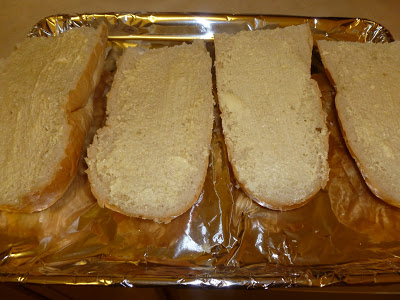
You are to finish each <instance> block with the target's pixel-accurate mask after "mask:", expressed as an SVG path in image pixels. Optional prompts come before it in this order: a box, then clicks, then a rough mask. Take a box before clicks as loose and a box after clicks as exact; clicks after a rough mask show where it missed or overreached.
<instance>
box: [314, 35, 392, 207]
mask: <svg viewBox="0 0 400 300" xmlns="http://www.w3.org/2000/svg"><path fill="white" fill-rule="evenodd" d="M318 48H319V52H320V54H321V58H322V62H323V63H324V66H325V68H326V69H327V71H328V73H329V75H330V77H331V80H332V82H333V84H334V86H335V88H336V91H337V93H336V98H335V104H336V109H337V113H338V118H339V121H340V124H341V129H342V133H343V136H344V138H345V141H346V144H347V147H348V149H349V151H350V153H351V155H352V156H353V158H354V159H355V161H356V163H357V166H358V168H359V170H360V172H361V174H362V175H363V177H364V180H365V182H366V183H367V185H368V186H369V188H370V190H371V191H372V192H373V193H374V194H375V195H376V196H377V197H379V198H381V199H382V200H384V201H386V202H387V203H389V204H392V205H394V206H397V207H400V123H399V115H400V85H399V82H400V42H392V43H384V44H383V43H379V44H376V43H359V42H337V41H318Z"/></svg>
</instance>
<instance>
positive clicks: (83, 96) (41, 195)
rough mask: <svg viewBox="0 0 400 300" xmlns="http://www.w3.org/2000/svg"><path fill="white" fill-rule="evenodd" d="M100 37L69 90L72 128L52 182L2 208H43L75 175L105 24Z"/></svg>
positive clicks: (104, 40) (102, 50)
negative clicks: (73, 85) (83, 68)
mask: <svg viewBox="0 0 400 300" xmlns="http://www.w3.org/2000/svg"><path fill="white" fill-rule="evenodd" d="M99 36H100V40H99V42H98V43H97V45H96V46H95V50H94V51H93V53H92V54H91V56H90V60H89V63H88V65H87V66H86V69H85V71H84V72H83V73H82V74H81V77H80V79H79V81H78V84H77V86H76V88H75V89H74V90H72V91H70V93H69V99H68V102H67V105H66V107H65V110H66V112H65V113H66V115H67V122H68V125H69V126H70V127H71V129H70V133H69V136H68V142H69V144H68V146H67V147H66V148H65V151H64V158H63V159H62V160H61V162H60V164H59V165H58V166H57V167H56V168H55V170H54V175H53V177H52V179H51V181H49V182H48V183H46V184H44V185H42V186H40V187H37V188H35V190H34V191H32V192H31V193H29V194H27V195H24V196H22V197H21V198H20V201H19V206H11V205H0V209H1V210H6V211H10V212H23V213H32V212H35V211H41V210H44V209H46V208H48V207H50V206H51V205H52V204H54V203H55V202H56V201H57V200H58V199H59V198H60V197H61V196H62V195H63V194H64V192H65V191H66V190H67V188H68V187H69V185H70V184H71V182H72V180H73V178H74V177H75V174H76V172H77V168H78V163H79V159H80V156H81V153H82V148H83V144H84V141H85V137H86V133H87V131H88V130H89V127H90V124H91V121H92V115H93V102H92V101H89V102H88V99H89V97H90V95H91V94H92V93H93V92H94V89H95V87H96V85H97V83H98V82H99V80H100V75H101V71H102V69H103V65H104V53H105V48H106V43H107V36H108V29H107V26H106V25H105V24H101V25H100V29H99Z"/></svg>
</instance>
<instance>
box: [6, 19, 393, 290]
mask: <svg viewBox="0 0 400 300" xmlns="http://www.w3.org/2000/svg"><path fill="white" fill-rule="evenodd" d="M99 22H105V23H106V24H107V25H108V27H109V31H110V36H109V41H108V56H107V62H106V65H105V68H104V71H103V74H102V80H101V83H100V84H99V87H98V88H97V90H96V93H95V95H94V103H95V120H94V122H93V126H92V128H91V131H90V133H89V136H88V138H87V142H86V144H87V145H88V144H89V143H90V142H91V139H92V138H93V136H94V133H95V131H96V129H97V128H99V127H101V126H102V124H103V121H104V110H105V101H106V93H107V92H108V90H109V88H110V85H111V83H112V79H113V74H114V73H115V69H116V64H115V61H116V59H118V57H119V56H120V55H121V53H122V52H123V49H124V48H126V47H134V46H137V45H140V46H142V47H160V46H170V45H175V44H179V43H182V42H191V41H193V40H194V39H204V40H206V41H207V46H208V49H209V51H210V54H211V56H212V57H214V48H213V34H214V33H218V32H229V33H234V32H238V31H240V30H256V29H263V28H275V27H279V26H288V25H295V24H301V23H308V24H309V25H310V27H311V28H312V31H313V35H314V40H317V39H335V40H352V41H362V42H390V41H392V40H393V38H392V37H391V35H390V33H389V32H388V31H387V30H386V29H385V28H383V27H382V26H381V25H379V24H377V23H375V22H373V21H369V20H363V19H333V18H306V17H284V16H252V15H205V14H148V13H139V14H131V13H129V14H125V13H124V14H115V13H111V14H85V15H74V16H67V15H62V16H52V17H48V18H45V19H43V20H41V21H40V22H39V23H38V24H37V25H36V26H35V27H34V28H33V29H32V31H31V32H30V34H29V36H32V37H33V36H51V35H58V34H60V33H61V32H63V31H65V30H68V29H69V28H72V27H79V26H96V25H97V24H98V23H99ZM312 73H313V77H314V78H315V79H316V80H317V81H318V83H319V85H320V88H321V90H322V94H323V98H322V100H323V104H324V109H325V111H326V112H327V114H328V125H329V130H330V152H329V164H330V168H331V172H330V176H329V183H328V185H327V187H326V188H325V190H322V191H320V192H319V193H318V194H317V195H316V196H315V197H314V199H313V200H312V201H311V202H310V203H309V204H307V205H305V206H304V207H302V208H299V209H296V210H292V211H287V212H279V211H272V210H269V209H267V208H263V207H261V206H259V205H257V204H256V203H255V202H253V201H252V200H250V199H249V198H248V197H247V196H246V195H245V194H244V193H243V192H242V191H241V190H240V188H239V186H238V184H237V183H236V181H235V179H234V176H233V173H232V169H231V166H230V165H229V163H228V161H227V153H226V148H225V144H224V140H223V136H222V128H221V120H220V118H219V110H218V107H217V106H216V107H215V124H214V129H213V139H212V143H211V155H210V167H209V169H208V173H207V177H206V181H205V184H204V188H203V191H202V193H201V196H200V198H199V200H198V201H197V202H196V203H195V205H193V207H192V208H191V209H189V211H187V212H186V213H185V214H183V215H182V216H180V217H178V218H176V219H174V220H173V221H172V222H171V223H169V224H157V223H154V222H152V221H146V220H140V219H136V218H130V217H126V216H124V215H121V214H119V213H116V212H113V211H111V210H108V209H105V208H104V209H102V208H100V207H99V206H98V205H97V203H96V200H95V198H94V197H93V196H92V194H91V192H90V187H89V183H88V180H87V177H86V175H85V172H84V171H85V169H86V165H85V163H84V160H83V159H82V161H81V164H80V169H79V172H78V174H77V175H76V178H75V179H74V181H73V183H72V185H71V186H70V188H69V189H68V190H67V192H66V194H65V195H64V196H63V197H62V198H61V199H60V200H59V201H58V202H57V203H56V204H55V205H53V206H52V207H50V208H49V209H47V210H45V211H43V212H37V213H32V214H18V213H7V212H0V228H1V231H0V232H1V233H0V236H1V239H0V253H1V255H0V259H1V263H0V280H1V281H14V282H16V281H19V282H34V283H65V284H92V285H110V284H121V285H123V286H133V285H191V286H211V287H227V286H239V287H262V288H269V287H276V286H279V287H281V286H285V287H289V286H319V287H323V286H332V285H343V284H347V285H353V284H363V285H365V284H376V283H399V282H400V275H399V274H400V273H399V269H400V259H399V255H400V230H399V229H400V209H398V208H395V207H392V206H390V205H387V204H385V203H384V202H382V201H380V200H379V199H377V198H376V197H375V196H374V195H373V194H372V193H371V192H370V191H369V190H368V188H367V187H366V185H365V183H364V181H363V180H362V177H361V175H360V173H359V172H358V169H357V167H356V165H355V163H354V161H353V160H352V158H351V156H350V155H349V153H348V151H347V150H346V147H345V144H344V142H343V138H342V137H341V135H340V130H339V126H338V123H337V119H336V112H335V109H334V103H333V99H334V94H335V92H334V89H333V87H332V86H331V85H330V84H329V81H328V80H327V78H326V76H325V73H324V69H323V66H322V64H321V61H320V59H319V55H318V53H317V51H315V52H314V55H313V63H312ZM371 80H373V78H371ZM215 97H216V100H218V99H217V95H216V93H215ZM84 155H85V153H84V154H83V157H84Z"/></svg>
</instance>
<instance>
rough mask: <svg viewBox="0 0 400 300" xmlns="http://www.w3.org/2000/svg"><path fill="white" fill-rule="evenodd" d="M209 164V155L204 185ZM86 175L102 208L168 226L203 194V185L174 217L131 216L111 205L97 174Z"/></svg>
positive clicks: (205, 168) (91, 172)
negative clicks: (102, 189)
mask: <svg viewBox="0 0 400 300" xmlns="http://www.w3.org/2000/svg"><path fill="white" fill-rule="evenodd" d="M211 138H212V133H211V134H210V138H209V141H210V143H211ZM208 163H209V155H208V159H207V160H205V163H204V167H203V176H202V178H203V179H202V181H201V182H202V183H204V181H205V179H206V177H207V170H208ZM86 173H87V175H88V178H89V182H90V189H91V191H92V193H93V195H94V197H95V198H96V199H97V202H98V204H99V206H100V207H106V208H108V209H111V210H113V211H116V212H118V213H120V214H123V215H125V216H128V217H134V218H141V219H144V220H154V221H155V222H157V223H164V224H168V223H170V222H171V221H172V220H173V219H175V218H176V217H179V216H180V215H182V214H183V213H185V212H186V211H187V210H188V209H189V208H190V207H192V206H193V204H194V203H196V201H197V200H198V199H199V197H200V195H201V192H202V190H203V184H200V185H199V186H198V189H197V191H196V193H195V196H194V197H193V199H192V200H191V201H189V202H188V203H187V205H186V206H183V208H182V209H181V210H178V211H177V212H176V213H175V214H174V215H172V216H165V217H161V218H160V217H159V216H156V215H140V214H131V213H129V212H126V211H124V210H122V209H120V208H119V207H118V206H116V205H112V204H110V199H109V198H108V197H107V196H106V195H107V193H106V192H105V191H101V187H102V186H105V185H104V184H101V180H100V179H99V176H98V174H97V172H93V171H89V170H87V171H86Z"/></svg>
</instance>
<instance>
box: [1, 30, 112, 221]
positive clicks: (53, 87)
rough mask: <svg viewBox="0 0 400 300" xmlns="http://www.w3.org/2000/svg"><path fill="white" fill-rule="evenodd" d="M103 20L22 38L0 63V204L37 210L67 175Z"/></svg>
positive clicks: (102, 43)
mask: <svg viewBox="0 0 400 300" xmlns="http://www.w3.org/2000/svg"><path fill="white" fill-rule="evenodd" d="M106 41H107V27H106V26H105V25H101V26H99V28H98V29H93V28H87V27H85V28H79V29H71V30H68V31H66V32H65V33H63V34H61V35H60V36H56V37H48V38H45V37H38V38H28V39H26V40H24V41H23V42H22V43H21V44H20V45H19V46H18V48H17V49H16V50H15V51H14V52H13V53H12V54H11V55H10V57H8V58H7V59H5V60H4V61H3V62H2V63H1V66H0V135H1V139H0V166H1V168H0V191H1V193H0V209H3V210H8V211H16V212H28V213H29V212H33V211H39V210H43V209H45V208H47V207H49V206H50V205H52V204H53V203H54V202H55V201H56V200H57V199H59V198H60V197H61V196H62V195H63V193H64V192H65V190H66V189H67V188H68V186H69V184H70V183H71V181H72V179H73V177H74V175H75V173H76V170H77V165H78V162H79V158H80V155H81V152H82V147H83V142H84V138H85V135H86V131H87V130H88V127H89V125H90V121H91V115H92V102H91V101H88V99H89V96H90V95H91V94H92V92H93V91H94V89H95V87H96V85H97V82H98V80H99V77H100V74H101V71H102V67H103V64H104V53H105V48H106Z"/></svg>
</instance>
